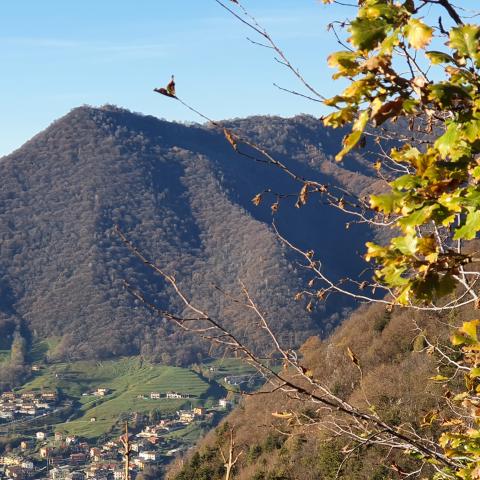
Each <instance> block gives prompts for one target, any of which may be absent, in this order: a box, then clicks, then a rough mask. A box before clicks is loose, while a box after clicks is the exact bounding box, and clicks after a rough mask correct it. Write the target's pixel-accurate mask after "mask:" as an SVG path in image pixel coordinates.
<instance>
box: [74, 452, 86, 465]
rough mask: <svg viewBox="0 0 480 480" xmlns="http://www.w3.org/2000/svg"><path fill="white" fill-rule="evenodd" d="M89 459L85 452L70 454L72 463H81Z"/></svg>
mask: <svg viewBox="0 0 480 480" xmlns="http://www.w3.org/2000/svg"><path fill="white" fill-rule="evenodd" d="M86 460H87V456H86V455H85V454H84V453H72V454H71V455H70V463H73V464H77V465H78V464H79V463H85V462H86Z"/></svg>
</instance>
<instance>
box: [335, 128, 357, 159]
mask: <svg viewBox="0 0 480 480" xmlns="http://www.w3.org/2000/svg"><path fill="white" fill-rule="evenodd" d="M361 137H362V132H352V133H350V134H349V135H347V136H346V137H345V138H344V139H343V149H342V150H341V151H340V152H338V153H337V155H336V156H335V160H336V161H337V162H339V161H340V160H342V159H343V157H345V155H346V154H347V153H348V152H350V151H351V150H352V149H353V148H355V146H356V145H357V143H358V142H359V141H360V138H361Z"/></svg>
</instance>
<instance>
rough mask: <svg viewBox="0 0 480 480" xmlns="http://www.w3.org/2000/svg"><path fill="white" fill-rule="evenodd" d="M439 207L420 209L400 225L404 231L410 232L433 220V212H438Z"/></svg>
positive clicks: (430, 206) (434, 205)
mask: <svg viewBox="0 0 480 480" xmlns="http://www.w3.org/2000/svg"><path fill="white" fill-rule="evenodd" d="M438 208H440V207H439V205H437V204H433V205H426V206H425V207H422V208H419V209H417V210H415V211H414V212H412V213H411V214H410V215H406V216H405V217H403V218H401V219H400V220H399V221H398V224H399V225H400V227H401V228H402V229H403V230H404V231H408V230H410V229H412V228H413V227H417V226H419V225H423V224H424V223H426V222H427V221H428V220H430V219H431V217H432V214H433V212H435V210H437V209H438Z"/></svg>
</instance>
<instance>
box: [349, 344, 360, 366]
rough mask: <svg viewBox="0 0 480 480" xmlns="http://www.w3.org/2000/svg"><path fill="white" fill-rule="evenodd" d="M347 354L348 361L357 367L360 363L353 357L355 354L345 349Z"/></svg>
mask: <svg viewBox="0 0 480 480" xmlns="http://www.w3.org/2000/svg"><path fill="white" fill-rule="evenodd" d="M347 354H348V357H349V358H350V360H351V361H352V362H353V363H354V364H355V365H356V366H357V367H359V366H360V362H359V361H358V358H357V357H356V356H355V354H354V353H353V352H352V350H351V349H350V347H347Z"/></svg>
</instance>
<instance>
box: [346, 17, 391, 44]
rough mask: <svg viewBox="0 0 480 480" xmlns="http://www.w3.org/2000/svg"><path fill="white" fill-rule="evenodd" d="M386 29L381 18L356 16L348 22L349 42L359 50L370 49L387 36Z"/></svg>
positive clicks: (386, 24) (384, 22) (385, 22)
mask: <svg viewBox="0 0 480 480" xmlns="http://www.w3.org/2000/svg"><path fill="white" fill-rule="evenodd" d="M388 29H389V24H388V23H387V21H386V20H384V19H382V18H376V19H369V18H356V19H355V20H353V21H352V22H351V24H350V29H349V30H350V33H351V34H352V36H351V37H350V42H351V43H352V45H353V46H355V47H357V48H358V49H360V50H372V49H374V48H375V47H376V46H377V45H378V44H379V43H380V42H381V41H382V40H383V39H384V38H385V37H386V36H387V32H388Z"/></svg>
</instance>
